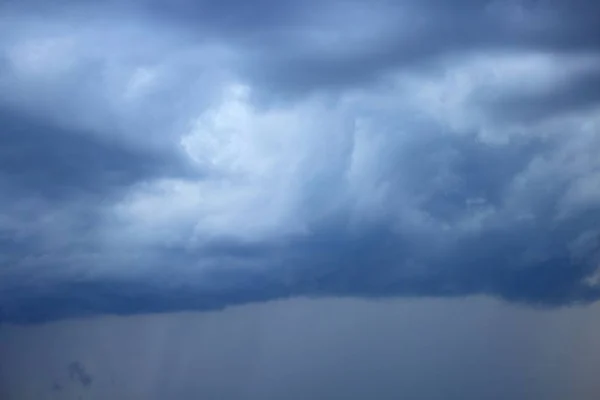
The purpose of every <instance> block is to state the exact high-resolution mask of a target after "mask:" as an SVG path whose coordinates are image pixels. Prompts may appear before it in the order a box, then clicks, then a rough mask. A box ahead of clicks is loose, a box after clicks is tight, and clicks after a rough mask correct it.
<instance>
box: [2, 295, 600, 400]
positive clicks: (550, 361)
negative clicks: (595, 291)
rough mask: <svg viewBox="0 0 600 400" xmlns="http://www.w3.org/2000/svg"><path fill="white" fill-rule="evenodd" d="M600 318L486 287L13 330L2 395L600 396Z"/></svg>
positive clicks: (6, 342) (8, 330) (592, 310)
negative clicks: (517, 302)
mask: <svg viewBox="0 0 600 400" xmlns="http://www.w3.org/2000/svg"><path fill="white" fill-rule="evenodd" d="M599 328H600V308H599V307H598V306H589V307H579V308H569V309H561V310H553V311H549V310H533V309H526V308H522V307H514V306H511V305H509V304H505V303H501V302H498V301H493V300H490V299H485V298H479V297H476V298H468V299H460V300H403V301H402V300H401V301H389V302H366V301H363V300H347V299H346V300H341V299H338V300H306V299H298V300H292V301H278V302H269V303H265V304H261V305H251V306H241V307H234V308H231V309H228V310H226V311H222V312H208V313H189V312H187V313H170V314H163V315H139V316H133V317H96V318H91V319H78V320H71V321H62V322H52V323H47V324H42V325H36V326H33V327H31V326H27V327H23V326H6V327H2V328H0V354H1V355H2V357H1V358H0V384H1V385H2V390H3V391H2V392H1V393H0V394H1V395H2V399H24V400H25V399H36V400H42V399H49V400H50V399H65V400H66V399H115V400H119V399H281V400H288V399H290V400H291V399H294V400H295V399H299V400H300V399H349V400H354V399H382V400H386V399H390V400H391V399H403V398H408V399H427V400H430V399H440V400H442V399H549V400H552V399H556V400H558V399H579V400H587V399H590V400H592V399H597V398H598V395H599V394H600V382H599V381H598V379H597V373H598V370H599V368H600V344H599V343H598V340H597V337H598V329H599ZM74 366H77V368H74ZM73 371H79V372H78V373H73Z"/></svg>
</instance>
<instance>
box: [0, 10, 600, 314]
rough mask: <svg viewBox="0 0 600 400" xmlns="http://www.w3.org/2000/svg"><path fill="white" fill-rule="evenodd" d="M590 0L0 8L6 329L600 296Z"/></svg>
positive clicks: (0, 286)
mask: <svg viewBox="0 0 600 400" xmlns="http://www.w3.org/2000/svg"><path fill="white" fill-rule="evenodd" d="M597 7H598V6H597V5H595V2H593V1H588V0H574V1H571V2H569V3H567V2H559V1H557V0H555V1H552V0H547V1H485V2H483V1H475V0H460V1H456V2H452V4H450V3H449V2H445V1H441V0H427V1H410V0H408V1H404V2H391V1H383V0H380V1H369V2H367V1H358V0H356V1H350V2H346V1H345V2H342V1H336V0H326V1H318V2H317V1H307V2H296V1H291V0H281V1H274V0H261V1H254V2H244V1H239V0H227V1H212V0H206V1H196V2H191V1H183V0H181V1H163V0H136V1H130V2H126V3H124V2H117V1H113V2H99V1H92V0H88V1H78V2H74V1H69V0H64V1H60V2H41V1H36V0H24V1H20V2H6V1H3V2H0V321H17V322H35V321H41V320H50V319H55V318H62V317H70V316H77V315H90V314H96V313H119V314H122V313H124V314H129V313H139V312H152V311H168V310H184V309H200V310H204V309H216V308H221V307H225V306H229V305H233V304H241V303H248V302H257V301H264V300H270V299H278V298H284V297H290V296H330V297H338V296H353V297H365V298H382V297H384V298H387V297H403V296H438V297H444V296H452V297H457V296H468V295H475V294H483V295H490V296H494V297H499V298H502V299H506V300H509V301H515V302H521V303H527V304H532V305H546V306H558V305H565V304H572V303H579V302H589V301H593V300H595V299H596V298H597V297H598V295H599V294H600V286H599V284H600V283H599V282H600V281H599V280H600V275H599V273H598V267H599V266H600V230H599V229H598V226H599V223H600V207H599V205H600V157H598V154H600V134H599V130H600V114H599V110H600V109H599V104H598V101H599V100H600V92H598V91H597V90H596V89H595V88H596V87H597V86H598V82H599V81H600V51H599V46H600V39H598V38H600V27H599V25H598V24H597V23H596V18H594V17H595V15H597V13H598V9H597Z"/></svg>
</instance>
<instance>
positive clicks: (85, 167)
mask: <svg viewBox="0 0 600 400" xmlns="http://www.w3.org/2000/svg"><path fill="white" fill-rule="evenodd" d="M0 127H1V128H0V130H1V135H0V174H1V176H2V182H3V183H4V184H5V185H10V186H9V188H10V189H8V188H6V189H5V190H7V191H9V193H10V191H24V192H26V193H28V194H33V195H38V196H41V197H43V198H61V197H62V198H64V197H67V198H68V197H71V196H77V195H94V194H95V195H100V196H108V195H109V193H110V192H111V191H113V190H119V189H123V188H124V187H126V186H128V185H131V184H132V183H135V182H136V181H139V180H143V179H144V178H145V177H156V176H160V175H161V174H165V173H166V172H167V171H168V170H169V169H171V170H175V168H176V167H175V165H176V163H177V160H176V159H173V160H168V159H161V157H160V155H155V154H150V153H144V152H142V151H139V150H138V149H128V148H126V147H124V146H122V145H119V143H115V142H114V141H113V142H111V141H110V139H108V140H103V139H102V138H94V137H93V136H92V135H89V134H87V133H82V132H77V131H73V130H69V129H65V128H62V127H60V126H53V125H52V124H51V123H48V121H44V120H41V119H39V118H36V117H34V116H31V115H23V114H20V113H19V112H18V111H12V110H10V109H0ZM169 161H170V162H169ZM174 164H175V165H174ZM5 193H6V192H5Z"/></svg>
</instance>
